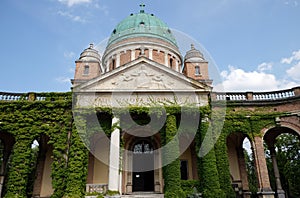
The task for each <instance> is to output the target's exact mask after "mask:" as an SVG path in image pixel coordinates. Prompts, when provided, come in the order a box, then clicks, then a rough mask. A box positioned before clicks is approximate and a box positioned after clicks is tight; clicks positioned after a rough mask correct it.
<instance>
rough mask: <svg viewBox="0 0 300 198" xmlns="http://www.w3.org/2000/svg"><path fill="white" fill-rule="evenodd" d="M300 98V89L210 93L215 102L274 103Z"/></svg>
mask: <svg viewBox="0 0 300 198" xmlns="http://www.w3.org/2000/svg"><path fill="white" fill-rule="evenodd" d="M296 96H300V87H294V88H292V89H286V90H279V91H270V92H227V93H225V92H212V93H211V97H212V99H213V100H215V101H216V100H217V101H225V100H227V101H275V100H283V99H289V98H293V97H296Z"/></svg>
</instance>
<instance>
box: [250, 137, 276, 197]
mask: <svg viewBox="0 0 300 198" xmlns="http://www.w3.org/2000/svg"><path fill="white" fill-rule="evenodd" d="M252 148H253V154H254V159H255V167H256V172H257V179H258V188H259V192H258V195H259V197H260V198H274V194H275V193H274V192H273V191H272V189H271V185H270V180H269V174H268V169H267V163H266V158H265V150H264V145H263V139H262V137H257V136H256V137H254V141H253V146H252Z"/></svg>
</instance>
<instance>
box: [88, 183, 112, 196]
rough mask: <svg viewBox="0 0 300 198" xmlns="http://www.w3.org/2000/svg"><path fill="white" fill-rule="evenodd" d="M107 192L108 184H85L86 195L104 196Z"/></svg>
mask: <svg viewBox="0 0 300 198" xmlns="http://www.w3.org/2000/svg"><path fill="white" fill-rule="evenodd" d="M107 190H108V184H86V192H87V193H102V194H105V193H106V192H107Z"/></svg>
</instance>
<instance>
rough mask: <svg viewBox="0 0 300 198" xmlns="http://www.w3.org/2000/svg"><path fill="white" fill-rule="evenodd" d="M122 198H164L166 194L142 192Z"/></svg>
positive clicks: (122, 197)
mask: <svg viewBox="0 0 300 198" xmlns="http://www.w3.org/2000/svg"><path fill="white" fill-rule="evenodd" d="M121 198H164V194H154V193H147V192H141V193H135V194H132V195H122V196H121Z"/></svg>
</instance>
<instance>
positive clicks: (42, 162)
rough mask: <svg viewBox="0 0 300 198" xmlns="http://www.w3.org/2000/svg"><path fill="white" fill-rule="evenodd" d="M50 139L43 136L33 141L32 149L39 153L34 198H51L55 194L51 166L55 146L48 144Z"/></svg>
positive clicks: (34, 181) (34, 180)
mask: <svg viewBox="0 0 300 198" xmlns="http://www.w3.org/2000/svg"><path fill="white" fill-rule="evenodd" d="M49 139H50V138H49V137H48V136H47V135H41V136H40V137H38V138H37V139H36V140H34V141H33V143H32V145H31V148H32V149H35V150H36V151H37V153H38V154H37V157H36V168H35V171H34V172H35V174H34V175H35V177H34V179H33V183H34V186H33V193H32V196H33V197H50V196H51V195H52V194H53V188H52V178H51V172H52V170H51V164H52V162H53V158H52V156H53V146H52V145H50V144H48V141H49Z"/></svg>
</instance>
